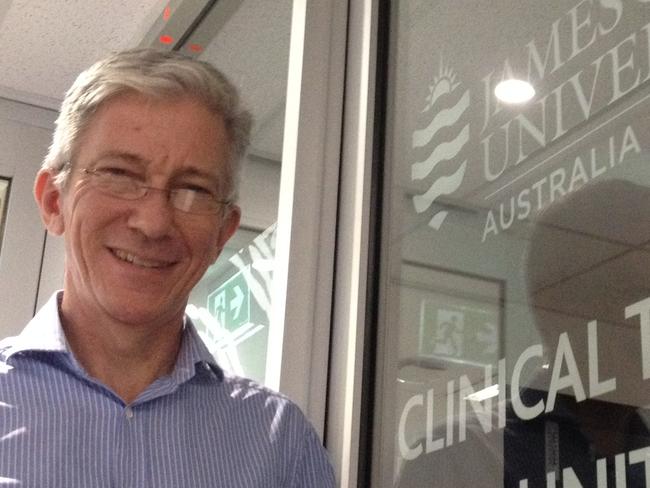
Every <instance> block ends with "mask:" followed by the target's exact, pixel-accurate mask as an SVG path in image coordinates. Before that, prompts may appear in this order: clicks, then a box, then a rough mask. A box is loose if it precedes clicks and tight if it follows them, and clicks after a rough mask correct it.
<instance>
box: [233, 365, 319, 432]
mask: <svg viewBox="0 0 650 488" xmlns="http://www.w3.org/2000/svg"><path fill="white" fill-rule="evenodd" d="M221 390H222V392H223V394H224V396H225V401H226V403H227V404H228V406H229V407H230V408H233V409H236V410H238V411H240V412H242V413H248V414H249V415H254V416H257V417H259V420H260V421H269V420H270V421H273V422H274V423H277V424H281V423H286V422H291V423H293V424H296V425H301V426H304V427H305V428H306V427H307V426H308V424H309V423H308V421H307V419H306V418H305V416H304V415H303V413H302V411H301V410H300V408H299V407H298V406H297V405H296V404H295V403H294V402H293V401H291V400H290V399H289V398H288V397H287V396H285V395H283V394H282V393H278V392H277V391H274V390H272V389H270V388H267V387H265V386H263V385H260V384H259V383H257V382H256V381H254V380H251V379H248V378H243V377H240V376H235V375H231V374H228V373H224V375H223V380H222V382H221Z"/></svg>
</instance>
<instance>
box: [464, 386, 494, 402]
mask: <svg viewBox="0 0 650 488" xmlns="http://www.w3.org/2000/svg"><path fill="white" fill-rule="evenodd" d="M498 394H499V385H492V386H488V387H487V388H483V389H482V390H479V391H477V392H476V393H472V394H470V395H467V396H466V397H465V398H464V399H465V400H470V401H472V402H482V401H483V400H487V399H488V398H492V397H495V396H497V395H498Z"/></svg>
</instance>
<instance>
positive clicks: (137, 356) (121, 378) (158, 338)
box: [60, 305, 183, 404]
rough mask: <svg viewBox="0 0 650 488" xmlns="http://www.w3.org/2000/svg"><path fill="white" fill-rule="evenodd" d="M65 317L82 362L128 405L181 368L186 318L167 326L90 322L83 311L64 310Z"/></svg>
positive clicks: (66, 329) (65, 327) (70, 340)
mask: <svg viewBox="0 0 650 488" xmlns="http://www.w3.org/2000/svg"><path fill="white" fill-rule="evenodd" d="M75 312H77V313H75ZM60 314H61V322H62V325H63V330H64V332H65V335H66V339H67V341H68V344H69V346H70V348H71V350H72V352H73V353H74V355H75V357H76V359H77V361H79V363H80V364H81V365H82V366H83V368H84V369H85V370H86V372H87V373H88V374H89V375H90V376H91V377H93V378H95V379H97V380H99V381H100V382H101V383H103V384H104V385H106V386H107V387H109V388H110V389H111V390H112V391H113V392H114V393H115V394H116V395H118V396H119V397H120V398H121V399H122V400H123V401H124V403H126V404H129V403H131V402H133V401H134V400H135V399H136V398H137V397H138V395H139V394H140V393H142V392H143V391H144V390H145V389H146V388H147V387H148V386H149V385H150V384H151V383H153V382H154V381H155V380H156V379H158V378H160V377H161V376H165V375H167V374H170V373H171V372H172V370H173V368H174V365H175V364H176V357H177V356H178V351H179V348H180V345H181V336H182V325H183V324H182V318H179V319H177V320H175V321H172V322H169V323H167V324H162V325H161V324H155V325H137V324H126V323H121V322H119V321H114V320H110V319H109V318H106V317H84V316H83V313H82V311H79V310H75V311H69V310H66V308H65V306H64V305H62V306H61V309H60Z"/></svg>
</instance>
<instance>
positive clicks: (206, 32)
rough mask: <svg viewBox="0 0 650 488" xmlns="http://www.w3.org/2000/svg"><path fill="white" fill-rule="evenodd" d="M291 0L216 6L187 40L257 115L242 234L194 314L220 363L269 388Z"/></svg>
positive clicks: (193, 303) (202, 290)
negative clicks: (269, 359)
mask: <svg viewBox="0 0 650 488" xmlns="http://www.w3.org/2000/svg"><path fill="white" fill-rule="evenodd" d="M291 8H292V2H291V0H280V1H274V2H260V1H257V0H227V1H220V2H216V3H215V5H214V7H213V8H212V9H211V10H210V12H209V13H208V14H207V15H206V17H205V19H204V20H203V21H202V23H201V24H200V25H199V26H197V27H196V29H195V30H194V31H193V32H192V35H190V36H189V37H188V39H187V40H186V41H185V46H189V47H190V48H191V46H193V45H200V46H202V50H201V51H200V55H199V56H198V57H199V59H201V60H204V61H207V62H210V63H212V64H214V65H215V66H216V67H218V68H219V69H220V70H222V71H223V72H224V73H225V74H226V75H227V76H228V77H229V78H230V79H231V80H232V81H233V82H234V83H235V85H237V87H238V88H239V89H240V94H241V97H242V101H243V102H244V105H245V106H246V107H247V108H248V109H249V110H250V111H251V112H252V114H253V118H254V121H255V123H254V126H253V130H252V136H251V145H250V148H249V152H248V154H247V157H246V159H245V160H244V161H243V164H242V172H241V186H240V198H239V202H238V203H239V205H240V207H241V209H242V223H241V224H242V225H241V228H240V230H239V231H238V232H237V233H236V234H235V236H234V237H233V238H232V239H231V240H230V241H229V242H228V244H227V247H226V248H225V249H224V251H223V253H222V256H221V257H220V258H219V260H218V261H217V263H216V264H215V265H214V266H212V267H211V268H210V269H209V270H208V272H207V273H206V275H205V276H204V277H203V279H202V280H201V282H199V284H198V285H197V287H196V288H195V290H194V291H193V293H192V295H191V296H190V307H189V308H188V313H189V314H190V316H191V317H192V318H193V320H194V322H195V324H196V325H197V328H198V329H199V331H200V333H201V335H202V336H203V338H204V339H205V341H206V343H207V344H208V345H209V347H210V348H211V349H212V351H213V354H214V355H215V357H216V358H217V360H218V362H219V364H220V365H221V366H222V367H223V368H224V369H227V370H229V371H231V372H234V373H236V374H240V375H244V376H247V377H251V378H254V379H256V380H258V381H259V382H261V383H264V382H265V377H266V374H267V372H266V357H267V346H268V340H267V339H268V325H269V318H268V317H269V314H270V307H271V303H270V295H271V293H270V287H271V281H272V277H273V263H274V254H275V253H274V249H275V222H276V221H277V209H278V200H279V189H280V172H281V161H282V143H283V135H284V105H285V99H286V97H285V93H286V86H287V71H288V63H289V40H290V31H291V29H290V27H291Z"/></svg>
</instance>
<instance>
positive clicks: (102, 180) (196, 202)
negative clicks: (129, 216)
mask: <svg viewBox="0 0 650 488" xmlns="http://www.w3.org/2000/svg"><path fill="white" fill-rule="evenodd" d="M81 171H82V172H83V173H84V174H86V175H88V176H89V177H90V178H89V180H88V181H89V182H90V183H91V184H92V186H94V187H95V188H97V189H98V190H100V191H101V192H102V193H104V194H106V195H109V196H112V197H117V198H121V199H124V200H139V199H140V198H143V197H144V196H146V195H147V194H148V193H149V192H150V191H160V192H163V193H165V194H167V201H168V202H169V203H170V204H171V206H172V207H174V208H175V209H177V210H180V211H182V212H186V213H190V214H199V215H210V214H216V213H217V212H218V211H219V209H221V208H223V206H227V205H230V204H231V203H232V202H230V201H226V200H218V199H217V198H215V196H214V195H213V194H212V193H210V191H209V190H207V189H205V188H201V187H192V186H188V187H187V188H183V187H181V188H170V189H166V188H155V187H153V186H147V185H143V184H142V183H141V182H140V181H138V180H137V179H135V178H133V177H132V176H130V175H128V174H124V173H121V172H120V171H119V170H113V168H99V169H88V168H82V169H81Z"/></svg>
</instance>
